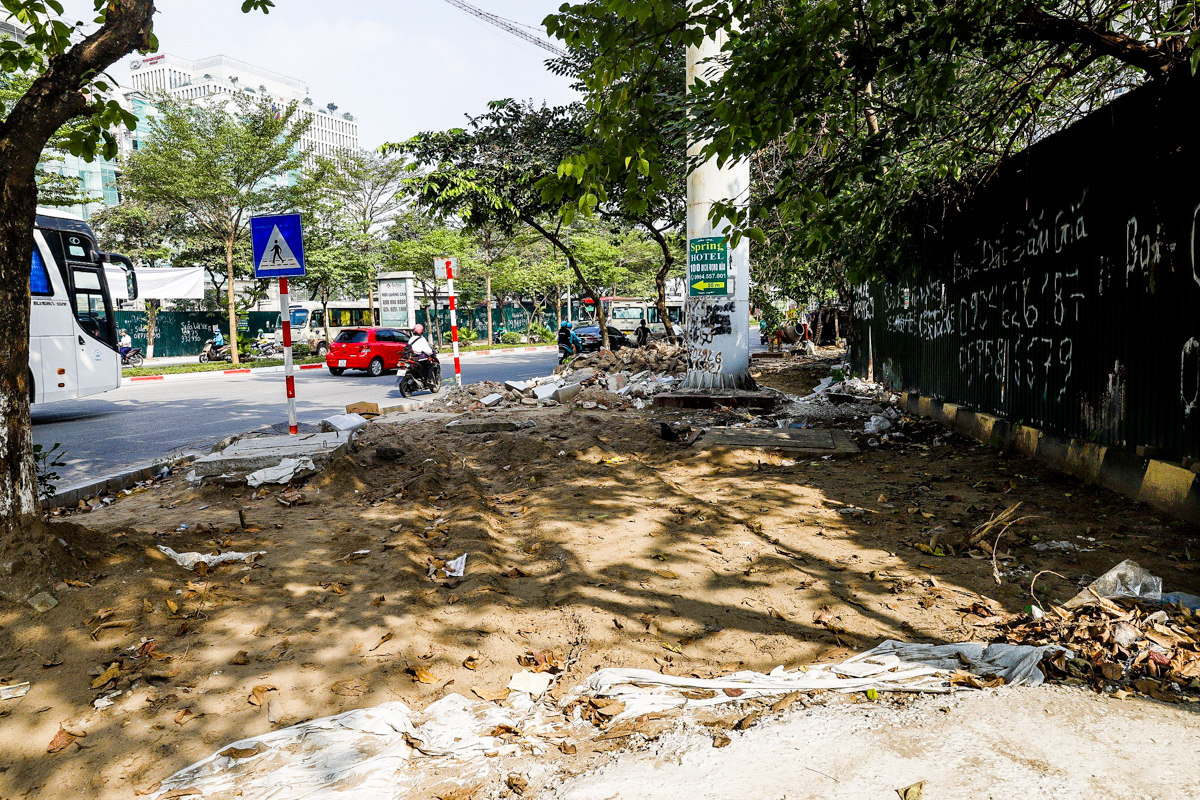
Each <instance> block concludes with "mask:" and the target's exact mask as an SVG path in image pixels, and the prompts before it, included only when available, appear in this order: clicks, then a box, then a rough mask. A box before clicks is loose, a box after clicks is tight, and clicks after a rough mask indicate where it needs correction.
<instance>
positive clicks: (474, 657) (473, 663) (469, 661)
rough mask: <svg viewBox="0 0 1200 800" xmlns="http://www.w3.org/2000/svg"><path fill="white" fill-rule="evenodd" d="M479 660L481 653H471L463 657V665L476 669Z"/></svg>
mask: <svg viewBox="0 0 1200 800" xmlns="http://www.w3.org/2000/svg"><path fill="white" fill-rule="evenodd" d="M479 661H480V657H479V653H471V655H469V656H467V657H466V658H465V659H463V666H464V667H466V668H467V669H470V670H474V669H476V668H477V667H478V666H479Z"/></svg>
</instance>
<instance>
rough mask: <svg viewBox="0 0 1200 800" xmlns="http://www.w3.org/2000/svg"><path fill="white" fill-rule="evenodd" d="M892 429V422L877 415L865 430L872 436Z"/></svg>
mask: <svg viewBox="0 0 1200 800" xmlns="http://www.w3.org/2000/svg"><path fill="white" fill-rule="evenodd" d="M891 427H892V422H891V420H889V419H888V418H887V417H885V416H883V415H882V414H875V415H874V416H872V417H871V419H870V421H869V422H867V424H866V426H865V428H864V430H866V432H867V433H870V434H880V433H883V432H884V431H886V430H887V429H888V428H891Z"/></svg>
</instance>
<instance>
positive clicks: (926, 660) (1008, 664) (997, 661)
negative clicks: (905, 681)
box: [851, 640, 1074, 686]
mask: <svg viewBox="0 0 1200 800" xmlns="http://www.w3.org/2000/svg"><path fill="white" fill-rule="evenodd" d="M1055 653H1064V654H1065V655H1066V656H1067V658H1071V657H1073V655H1074V654H1073V653H1072V652H1071V651H1070V650H1068V649H1067V648H1065V647H1062V646H1060V645H1056V644H1049V645H1045V646H1043V647H1034V646H1033V645H1024V644H989V645H983V644H979V643H978V642H963V643H962V644H910V643H908V642H896V641H891V640H889V641H886V642H884V643H883V644H881V645H879V646H878V647H876V648H875V649H874V650H869V651H867V652H866V653H863V654H862V655H861V656H857V657H856V658H867V657H870V656H881V655H890V656H894V657H896V658H900V659H902V660H904V661H907V662H910V663H920V664H927V665H929V666H931V667H937V668H938V669H943V670H955V669H966V670H967V671H969V672H973V673H975V674H976V675H981V676H984V675H996V676H998V677H1001V678H1004V682H1005V683H1006V684H1007V685H1009V686H1041V685H1042V683H1043V681H1044V680H1045V676H1044V675H1042V671H1041V670H1040V669H1038V664H1039V663H1041V661H1042V659H1043V658H1046V656H1048V655H1053V654H1055ZM854 660H855V659H851V661H854Z"/></svg>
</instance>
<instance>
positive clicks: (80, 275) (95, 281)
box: [71, 269, 115, 345]
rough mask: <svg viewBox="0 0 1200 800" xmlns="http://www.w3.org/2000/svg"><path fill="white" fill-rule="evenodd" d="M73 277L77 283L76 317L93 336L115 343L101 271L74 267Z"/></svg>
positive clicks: (73, 280) (110, 343) (111, 343)
mask: <svg viewBox="0 0 1200 800" xmlns="http://www.w3.org/2000/svg"><path fill="white" fill-rule="evenodd" d="M71 277H72V283H74V284H75V317H76V319H78V320H79V325H80V326H81V327H82V328H83V329H84V330H85V331H87V332H88V334H90V335H91V336H92V337H94V338H96V339H99V340H100V341H102V342H107V343H108V344H109V345H113V344H115V343H114V342H113V338H112V326H111V325H110V324H109V320H108V303H107V299H106V298H105V296H104V289H103V288H102V285H101V283H100V273H98V272H97V271H96V270H94V269H73V270H71Z"/></svg>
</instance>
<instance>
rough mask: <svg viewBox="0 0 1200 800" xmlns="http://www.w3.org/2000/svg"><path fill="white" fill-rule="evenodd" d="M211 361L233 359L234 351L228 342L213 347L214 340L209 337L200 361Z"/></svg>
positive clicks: (204, 362)
mask: <svg viewBox="0 0 1200 800" xmlns="http://www.w3.org/2000/svg"><path fill="white" fill-rule="evenodd" d="M210 361H233V351H232V350H231V349H230V348H229V345H227V344H223V345H221V346H220V347H213V340H212V339H209V340H208V341H207V342H205V343H204V349H203V350H201V351H200V363H201V364H207V363H208V362H210Z"/></svg>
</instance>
